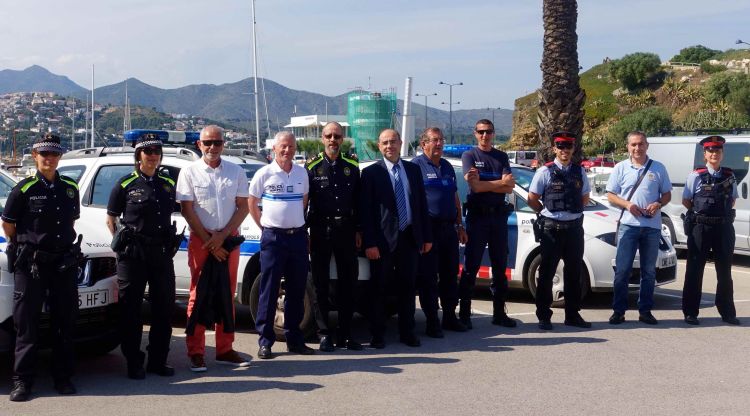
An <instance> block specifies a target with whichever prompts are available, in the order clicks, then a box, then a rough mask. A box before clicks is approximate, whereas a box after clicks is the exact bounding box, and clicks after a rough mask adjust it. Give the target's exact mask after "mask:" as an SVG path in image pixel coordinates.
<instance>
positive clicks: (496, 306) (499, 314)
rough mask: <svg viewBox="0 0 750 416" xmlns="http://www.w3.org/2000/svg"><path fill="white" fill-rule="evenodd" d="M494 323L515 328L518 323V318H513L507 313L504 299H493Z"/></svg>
mask: <svg viewBox="0 0 750 416" xmlns="http://www.w3.org/2000/svg"><path fill="white" fill-rule="evenodd" d="M492 325H499V326H502V327H505V328H515V327H516V325H517V322H516V320H515V319H511V318H510V317H509V316H508V314H507V313H505V301H504V300H502V299H494V300H493V301H492Z"/></svg>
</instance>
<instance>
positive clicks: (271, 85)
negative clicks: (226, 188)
mask: <svg viewBox="0 0 750 416" xmlns="http://www.w3.org/2000/svg"><path fill="white" fill-rule="evenodd" d="M126 83H127V90H128V97H129V99H130V104H131V106H132V105H138V106H144V107H153V108H155V109H156V110H158V111H162V112H165V113H178V114H188V115H196V116H202V117H207V118H211V119H215V120H221V121H225V122H227V123H229V124H234V125H238V126H243V127H247V126H249V125H250V121H251V120H252V117H253V114H252V113H253V102H252V101H253V98H252V94H250V92H251V91H252V90H253V80H252V78H246V79H243V80H241V81H238V82H234V83H228V84H221V85H213V84H197V85H188V86H184V87H180V88H174V89H162V88H158V87H155V86H152V85H149V84H146V83H144V82H142V81H139V80H138V79H136V78H129V79H127V80H125V81H122V82H119V83H116V84H111V85H106V86H102V87H97V88H96V89H95V91H94V98H95V100H96V102H97V103H102V104H111V105H116V106H122V105H124V102H125V84H126ZM258 84H259V86H260V85H262V84H263V85H265V96H266V100H267V105H268V119H269V120H270V122H271V124H272V125H282V126H283V125H284V124H286V123H288V122H289V118H290V117H292V116H293V115H294V111H295V108H296V114H299V115H306V114H325V113H326V110H327V113H328V114H346V108H347V94H341V95H337V96H326V95H323V94H318V93H314V92H308V91H301V90H294V89H290V88H287V87H285V86H283V85H281V84H279V83H277V82H274V81H272V80H270V79H265V80H263V79H259V80H258ZM37 91H49V92H54V93H57V94H59V95H62V96H72V97H76V98H79V99H81V100H83V99H85V98H86V96H90V90H88V89H86V88H84V87H82V86H80V85H78V84H76V83H75V82H73V81H72V80H70V78H68V77H66V76H63V75H56V74H53V73H51V72H50V71H48V70H47V69H45V68H43V67H41V66H39V65H34V66H30V67H28V68H26V69H24V70H20V71H19V70H10V69H5V70H1V71H0V94H6V93H11V92H37ZM262 98H263V97H261V101H260V102H261V104H260V105H261V109H263V100H262ZM398 106H399V109H403V101H402V100H399V103H398ZM413 108H414V111H413V112H414V115H415V119H416V121H415V125H416V128H417V130H421V128H422V127H423V126H424V125H425V121H424V115H425V107H424V106H423V105H421V104H419V103H418V102H416V101H414V102H413ZM261 114H265V111H263V110H262V111H261ZM262 117H263V116H262ZM491 117H492V111H491V110H489V109H474V110H455V111H453V129H454V132H455V133H456V134H467V133H470V132H471V130H472V128H473V127H474V123H475V122H476V121H477V120H478V119H481V118H491ZM264 118H265V117H264ZM494 118H495V125H496V129H497V130H498V132H499V133H505V134H510V132H511V129H512V124H513V122H512V118H513V110H508V109H496V110H495V111H494ZM427 119H428V122H429V124H430V125H436V126H438V127H441V128H444V129H445V130H446V131H445V133H446V135H447V134H448V132H447V129H448V128H449V112H448V111H445V110H441V109H437V108H433V107H428V108H427ZM263 124H265V121H264V123H263Z"/></svg>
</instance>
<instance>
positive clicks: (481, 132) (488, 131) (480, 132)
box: [474, 129, 495, 136]
mask: <svg viewBox="0 0 750 416" xmlns="http://www.w3.org/2000/svg"><path fill="white" fill-rule="evenodd" d="M474 131H475V132H477V134H478V135H480V136H481V135H484V134H492V133H494V132H495V130H492V129H487V130H474Z"/></svg>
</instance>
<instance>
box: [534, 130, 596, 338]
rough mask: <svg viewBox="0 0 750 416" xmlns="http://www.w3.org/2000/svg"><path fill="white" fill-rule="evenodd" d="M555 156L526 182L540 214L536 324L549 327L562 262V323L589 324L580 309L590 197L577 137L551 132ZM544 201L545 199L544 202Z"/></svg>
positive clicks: (580, 325) (579, 325) (571, 324)
mask: <svg viewBox="0 0 750 416" xmlns="http://www.w3.org/2000/svg"><path fill="white" fill-rule="evenodd" d="M552 137H553V142H554V144H555V146H554V151H555V160H554V161H552V162H549V163H547V164H545V165H544V166H543V167H542V168H540V169H539V170H537V171H536V173H535V174H534V179H532V180H531V185H530V186H529V201H528V202H529V206H530V207H531V208H532V209H534V211H536V212H537V214H539V215H538V216H537V221H538V222H539V224H538V225H537V227H539V229H540V230H541V233H540V234H539V244H540V246H541V249H542V263H541V265H540V266H539V280H538V282H537V286H536V316H537V318H538V319H539V329H542V330H545V331H549V330H551V329H552V322H551V318H552V309H550V306H551V305H552V278H553V277H554V275H555V270H557V264H558V263H559V262H560V260H561V259H562V261H563V263H564V269H563V283H564V287H565V325H568V326H575V327H579V328H590V327H591V324H590V323H589V322H586V321H585V320H584V319H583V318H582V317H581V315H580V313H579V311H580V310H581V307H580V302H581V267H582V265H583V207H585V206H586V205H587V204H588V202H589V193H590V192H591V189H590V185H589V182H588V180H587V178H586V173H585V172H584V170H583V168H582V167H581V165H579V164H578V163H573V162H572V156H573V149H574V148H575V143H576V138H575V136H573V135H572V134H570V133H567V132H558V133H554V134H553V135H552ZM542 203H544V205H542Z"/></svg>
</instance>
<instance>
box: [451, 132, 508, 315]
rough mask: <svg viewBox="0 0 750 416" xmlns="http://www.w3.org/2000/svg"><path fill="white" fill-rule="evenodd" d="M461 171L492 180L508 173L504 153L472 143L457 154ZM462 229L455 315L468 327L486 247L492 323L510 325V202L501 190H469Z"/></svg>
mask: <svg viewBox="0 0 750 416" xmlns="http://www.w3.org/2000/svg"><path fill="white" fill-rule="evenodd" d="M461 163H462V165H463V171H464V174H466V173H468V171H469V169H471V168H476V169H477V170H478V171H479V179H480V180H481V181H496V180H500V179H502V177H503V175H505V174H509V173H511V170H510V162H509V161H508V155H507V154H506V153H505V152H502V151H500V150H497V149H495V148H493V149H491V150H490V151H489V152H485V151H483V150H481V149H480V148H479V147H474V148H472V149H471V150H467V151H466V152H464V154H463V155H462V156H461ZM465 208H466V210H467V214H466V233H467V234H468V237H469V240H468V241H467V243H466V249H465V251H464V269H463V272H462V273H461V280H460V281H459V287H458V293H459V298H460V308H459V319H460V320H461V322H462V323H463V324H464V325H466V326H467V327H468V328H471V327H472V325H471V320H470V315H471V295H472V292H473V290H474V284H475V282H476V278H477V272H478V271H479V266H480V264H481V261H482V257H483V256H484V248H485V247H487V248H488V251H489V257H490V262H491V265H492V280H491V282H490V289H491V290H492V306H493V323H494V324H500V325H503V326H508V327H514V326H516V321H514V320H512V319H510V318H508V316H507V315H506V313H505V298H506V297H507V293H508V279H507V278H506V276H505V270H506V268H507V264H508V215H510V211H511V209H512V206H511V205H510V204H508V203H507V202H506V201H505V194H501V193H497V192H474V191H471V190H470V191H469V194H468V196H467V198H466V205H465Z"/></svg>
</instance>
